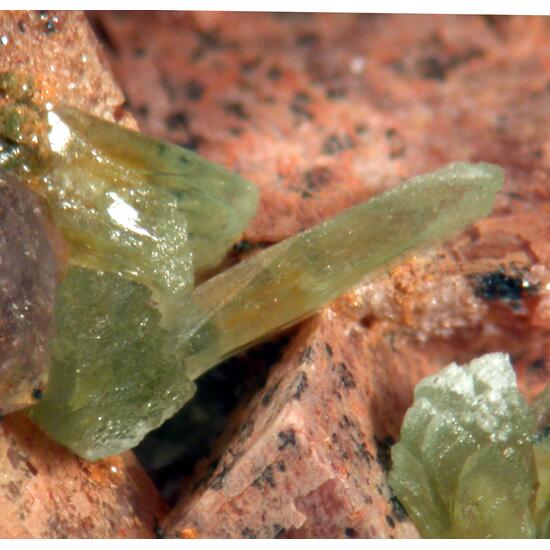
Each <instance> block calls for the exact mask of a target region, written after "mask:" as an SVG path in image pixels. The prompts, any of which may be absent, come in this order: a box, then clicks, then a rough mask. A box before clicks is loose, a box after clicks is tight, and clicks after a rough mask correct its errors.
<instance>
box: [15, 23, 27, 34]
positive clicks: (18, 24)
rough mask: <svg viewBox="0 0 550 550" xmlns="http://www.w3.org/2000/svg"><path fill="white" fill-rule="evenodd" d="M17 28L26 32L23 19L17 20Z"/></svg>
mask: <svg viewBox="0 0 550 550" xmlns="http://www.w3.org/2000/svg"><path fill="white" fill-rule="evenodd" d="M17 28H18V29H19V32H22V33H23V34H24V33H26V32H27V29H26V27H25V23H23V21H21V20H19V21H18V22H17Z"/></svg>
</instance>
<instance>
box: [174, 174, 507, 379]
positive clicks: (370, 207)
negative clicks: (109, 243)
mask: <svg viewBox="0 0 550 550" xmlns="http://www.w3.org/2000/svg"><path fill="white" fill-rule="evenodd" d="M502 182H503V171H502V170H501V169H500V168H499V167H497V166H493V165H490V164H483V163H481V164H468V163H454V164H451V165H449V166H447V167H445V168H443V169H441V170H437V171H435V172H432V173H429V174H425V175H422V176H418V177H415V178H413V179H411V180H410V181H409V182H408V183H405V184H403V185H400V186H398V187H396V188H395V189H392V190H391V191H389V192H387V193H384V194H382V195H379V196H377V197H375V198H373V199H372V200H370V201H368V202H366V203H363V204H360V205H357V206H355V207H353V208H350V209H349V210H347V211H345V212H343V213H341V214H339V215H338V216H336V217H334V218H332V219H330V220H328V221H326V222H324V223H322V224H320V225H318V226H316V227H313V228H312V229H310V230H307V231H304V232H303V233H300V234H298V235H296V236H295V237H292V238H290V239H287V240H285V241H282V242H280V243H278V244H276V245H275V246H272V247H271V248H269V249H267V250H264V251H262V252H260V253H258V254H256V255H255V256H253V257H252V258H250V259H248V260H247V261H245V262H242V263H241V264H239V265H237V266H235V267H232V268H231V269H228V270H227V271H224V272H223V273H221V274H219V275H218V276H216V277H214V278H212V279H210V280H209V281H207V282H206V283H204V284H202V285H200V286H199V287H197V288H196V289H195V291H194V292H193V293H191V294H188V295H186V296H184V297H183V298H182V299H181V300H178V301H175V302H174V304H173V305H172V307H171V311H170V313H169V315H168V316H167V322H168V323H169V325H170V326H174V327H175V329H174V333H173V335H172V338H171V340H172V346H173V349H174V350H177V353H179V354H181V355H182V356H183V357H184V358H185V362H186V365H187V369H188V373H189V376H190V377H191V378H196V377H197V376H199V375H200V374H201V373H202V372H204V371H205V370H208V369H209V368H210V367H211V366H212V365H214V364H216V363H218V362H219V361H221V360H222V359H223V358H225V357H228V356H230V355H232V354H234V353H235V352H237V351H239V350H240V349H243V348H244V347H246V346H249V345H250V344H251V343H254V342H256V341H258V340H260V339H262V338H265V337H266V336H268V335H270V334H271V333H273V332H274V331H276V330H280V329H282V328H284V327H286V326H288V325H290V324H292V323H295V322H296V321H298V320H300V319H303V318H304V317H307V316H308V315H311V314H312V313H313V312H315V311H316V310H317V309H319V308H320V307H321V306H322V305H323V304H325V303H326V302H328V301H330V300H332V299H334V298H336V297H337V296H339V295H340V294H342V293H344V292H345V291H346V290H348V289H350V288H351V287H353V286H354V285H357V284H358V283H359V282H360V281H361V280H362V279H363V278H364V277H365V276H366V275H368V274H371V275H372V276H374V275H377V274H378V273H379V272H380V269H381V268H383V267H386V266H388V264H390V263H391V262H393V261H395V260H396V259H399V258H401V257H402V256H403V255H405V254H407V253H412V252H415V251H418V250H419V248H421V247H423V246H426V245H429V244H433V243H435V242H438V241H441V240H443V239H445V238H448V237H449V236H451V235H453V234H454V233H455V232H457V231H458V230H460V229H461V228H463V227H464V226H466V225H468V224H470V223H472V222H473V221H475V220H477V219H478V218H481V217H483V216H485V215H487V214H488V213H489V212H490V210H491V209H492V207H493V202H494V198H495V194H496V193H497V192H498V191H499V189H500V188H501V186H502Z"/></svg>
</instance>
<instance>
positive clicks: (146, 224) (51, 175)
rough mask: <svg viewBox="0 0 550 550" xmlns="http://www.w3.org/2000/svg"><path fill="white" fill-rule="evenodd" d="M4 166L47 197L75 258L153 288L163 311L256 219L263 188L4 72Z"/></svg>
mask: <svg viewBox="0 0 550 550" xmlns="http://www.w3.org/2000/svg"><path fill="white" fill-rule="evenodd" d="M0 92H2V93H3V95H4V104H3V105H2V106H0V133H1V135H2V139H1V141H0V165H2V166H4V167H5V168H6V169H7V170H13V171H16V172H17V173H18V174H19V176H20V177H21V179H23V180H25V181H26V182H27V184H28V185H30V186H32V187H33V188H34V189H35V190H36V191H37V192H38V193H39V194H40V195H41V196H42V197H43V198H44V199H45V201H46V203H47V205H48V207H49V211H50V215H51V217H52V219H53V221H54V222H55V224H56V225H57V227H58V228H59V229H60V230H61V232H62V234H63V236H64V237H65V240H66V241H67V244H68V245H69V251H70V259H71V261H72V263H74V264H77V265H81V266H83V267H89V268H93V269H99V270H105V271H111V272H114V273H119V274H121V275H123V276H125V277H127V278H130V279H133V280H135V281H138V282H141V283H143V284H145V285H146V286H148V287H149V288H151V289H152V291H153V295H154V298H155V300H156V301H157V302H158V304H159V307H160V309H161V311H164V310H165V309H166V307H167V303H169V302H170V300H171V299H172V298H173V297H177V296H181V295H183V294H184V293H185V292H187V291H188V290H190V289H191V288H193V284H194V274H195V273H197V272H198V271H203V270H205V269H207V268H212V267H215V266H216V265H217V264H218V263H220V262H221V260H222V259H223V258H224V256H225V254H226V253H227V250H228V248H229V247H230V246H231V245H232V244H233V243H234V242H235V240H237V239H238V238H239V236H240V235H241V234H242V233H243V231H244V229H245V228H246V227H247V225H248V223H249V222H250V220H251V218H252V217H253V216H254V214H255V212H256V208H257V204H258V195H259V194H258V190H257V189H256V188H255V187H254V186H253V185H251V184H249V183H248V182H246V181H245V180H243V179H242V178H240V177H239V176H237V175H235V174H232V173H230V172H228V171H227V170H225V169H224V168H222V167H221V166H217V165H215V164H213V163H211V162H208V161H206V160H204V159H202V158H201V157H199V156H198V155H195V154H194V153H192V152H190V151H187V150H185V149H183V148H181V147H177V146H175V145H171V144H168V143H164V142H161V141H158V140H154V139H152V138H149V137H146V136H144V135H143V134H140V133H138V132H132V131H130V130H127V129H125V128H123V127H121V126H118V125H116V124H112V123H109V122H107V121H104V120H102V119H99V118H96V117H93V116H91V115H88V114H86V113H84V112H82V111H79V110H77V109H73V108H71V107H67V106H57V107H55V108H53V107H51V106H48V110H47V109H46V108H44V107H42V106H39V105H37V104H35V103H33V101H32V89H30V88H29V85H28V83H26V81H23V80H22V77H20V76H18V75H17V74H14V73H1V74H0Z"/></svg>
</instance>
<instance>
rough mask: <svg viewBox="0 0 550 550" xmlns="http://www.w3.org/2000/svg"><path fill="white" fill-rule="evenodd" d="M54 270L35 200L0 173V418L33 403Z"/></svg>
mask: <svg viewBox="0 0 550 550" xmlns="http://www.w3.org/2000/svg"><path fill="white" fill-rule="evenodd" d="M56 271H57V264H56V258H55V255H54V252H53V249H52V247H51V244H50V241H49V239H48V235H47V233H46V229H45V225H44V219H43V215H42V212H41V208H40V204H39V202H38V199H37V198H36V197H35V196H34V195H33V193H32V192H31V191H29V190H28V189H27V188H26V187H24V186H23V185H21V184H20V183H19V182H18V181H17V180H16V179H15V178H13V177H12V176H8V175H7V174H5V173H4V172H1V171H0V414H5V413H8V412H12V411H14V410H17V409H21V408H23V407H26V406H28V405H30V404H32V403H34V402H35V401H36V399H35V398H34V397H33V394H35V392H36V390H37V389H39V386H40V385H41V384H42V382H43V381H44V379H45V376H46V372H47V368H48V364H49V355H50V351H49V341H50V336H51V333H52V318H53V302H54V294H55V287H56Z"/></svg>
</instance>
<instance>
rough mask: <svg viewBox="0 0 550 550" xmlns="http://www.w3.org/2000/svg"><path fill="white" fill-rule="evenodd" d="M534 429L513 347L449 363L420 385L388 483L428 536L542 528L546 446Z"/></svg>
mask: <svg viewBox="0 0 550 550" xmlns="http://www.w3.org/2000/svg"><path fill="white" fill-rule="evenodd" d="M535 433H536V422H535V416H534V414H533V412H532V411H530V410H529V408H528V406H527V403H526V402H525V401H524V399H523V398H522V396H521V395H520V393H519V391H518V389H517V385H516V378H515V373H514V370H513V368H512V365H511V364H510V361H509V358H508V356H507V355H504V354H502V353H494V354H489V355H485V356H483V357H480V358H478V359H475V360H473V361H472V362H471V363H469V364H468V365H466V366H464V367H460V366H458V365H456V364H452V365H450V366H449V367H447V368H446V369H443V370H442V371H440V372H439V373H438V374H436V375H433V376H429V377H427V378H425V379H424V380H422V381H421V382H420V383H419V384H418V385H417V386H416V388H415V392H414V404H413V405H412V407H411V408H410V409H409V410H408V412H407V414H406V416H405V420H404V422H403V427H402V430H401V440H400V442H399V443H397V444H396V445H395V446H394V447H393V448H392V461H393V469H392V471H391V473H390V477H389V482H390V486H391V487H392V489H393V490H394V492H395V494H396V496H397V497H398V498H399V500H400V501H401V503H402V504H403V505H404V506H405V508H406V510H407V512H408V513H409V516H410V517H411V519H412V520H413V521H414V522H415V524H416V525H417V527H418V529H419V531H420V533H421V534H422V535H423V536H425V537H430V538H442V537H443V538H448V537H464V538H488V537H491V538H510V537H512V538H524V537H535V536H544V533H546V534H547V533H548V523H547V522H548V515H547V514H548V507H549V506H550V502H549V501H548V490H549V488H548V475H549V474H550V472H549V470H548V448H547V447H544V448H543V447H542V446H539V445H534V441H535ZM535 459H536V460H535ZM539 483H540V486H539ZM543 485H544V486H545V487H546V489H544V491H543V492H541V488H542V487H543ZM538 486H539V490H538V491H537V487H538ZM536 491H537V493H536ZM534 501H540V502H539V503H538V505H537V507H536V508H535V509H533V508H532V503H533V502H534ZM545 513H546V516H544V514H545ZM544 517H546V519H545V520H544V519H543V518H544ZM545 522H546V523H545Z"/></svg>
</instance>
